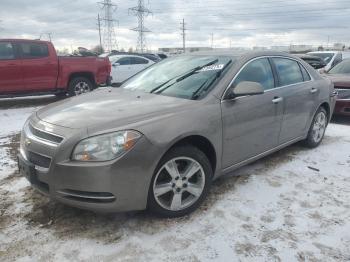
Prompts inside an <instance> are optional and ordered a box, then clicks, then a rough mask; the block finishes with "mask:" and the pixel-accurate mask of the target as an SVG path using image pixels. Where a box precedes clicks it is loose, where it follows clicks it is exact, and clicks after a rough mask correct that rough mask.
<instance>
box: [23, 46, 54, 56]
mask: <svg viewBox="0 0 350 262" xmlns="http://www.w3.org/2000/svg"><path fill="white" fill-rule="evenodd" d="M20 46H21V50H22V57H23V58H32V59H34V58H42V57H47V56H49V50H48V48H47V45H46V44H37V43H21V44H20Z"/></svg>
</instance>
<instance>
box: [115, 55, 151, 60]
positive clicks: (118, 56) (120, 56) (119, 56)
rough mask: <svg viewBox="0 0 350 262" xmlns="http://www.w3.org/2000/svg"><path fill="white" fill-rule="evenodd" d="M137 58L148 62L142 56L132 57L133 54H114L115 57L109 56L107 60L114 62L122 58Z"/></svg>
mask: <svg viewBox="0 0 350 262" xmlns="http://www.w3.org/2000/svg"><path fill="white" fill-rule="evenodd" d="M126 56H127V57H139V58H143V59H146V60H149V59H148V58H147V57H144V56H140V55H133V54H130V55H128V54H116V55H111V56H109V59H111V60H116V59H119V58H122V57H126Z"/></svg>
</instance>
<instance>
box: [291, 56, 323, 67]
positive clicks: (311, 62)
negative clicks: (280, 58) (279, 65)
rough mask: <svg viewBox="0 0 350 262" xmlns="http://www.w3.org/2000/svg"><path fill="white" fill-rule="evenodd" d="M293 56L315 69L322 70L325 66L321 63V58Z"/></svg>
mask: <svg viewBox="0 0 350 262" xmlns="http://www.w3.org/2000/svg"><path fill="white" fill-rule="evenodd" d="M294 55H295V56H297V57H299V58H300V59H302V60H304V61H305V62H306V63H308V64H309V65H311V66H312V67H313V68H315V69H321V68H324V67H325V66H326V65H327V64H326V63H325V62H324V61H323V59H322V58H321V57H318V56H313V55H307V54H294Z"/></svg>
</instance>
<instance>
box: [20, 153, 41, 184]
mask: <svg viewBox="0 0 350 262" xmlns="http://www.w3.org/2000/svg"><path fill="white" fill-rule="evenodd" d="M17 160H18V170H19V173H20V175H22V176H24V177H25V178H27V179H28V181H29V182H30V183H31V184H35V183H36V181H37V177H36V176H37V174H36V170H35V166H34V165H33V164H31V163H29V162H26V161H24V160H23V159H22V158H21V156H18V158H17Z"/></svg>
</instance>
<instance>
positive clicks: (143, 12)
mask: <svg viewBox="0 0 350 262" xmlns="http://www.w3.org/2000/svg"><path fill="white" fill-rule="evenodd" d="M129 11H130V12H132V13H133V14H134V15H135V16H136V17H137V20H138V26H137V27H135V28H133V29H131V30H132V31H135V32H138V34H139V35H138V38H137V49H138V50H139V51H140V52H141V53H143V51H144V50H146V39H145V33H149V32H151V31H150V30H149V29H148V28H146V27H145V21H144V20H145V17H147V16H148V15H149V14H152V12H151V10H149V9H148V8H147V7H145V5H144V0H138V4H137V6H135V7H132V8H129Z"/></svg>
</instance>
